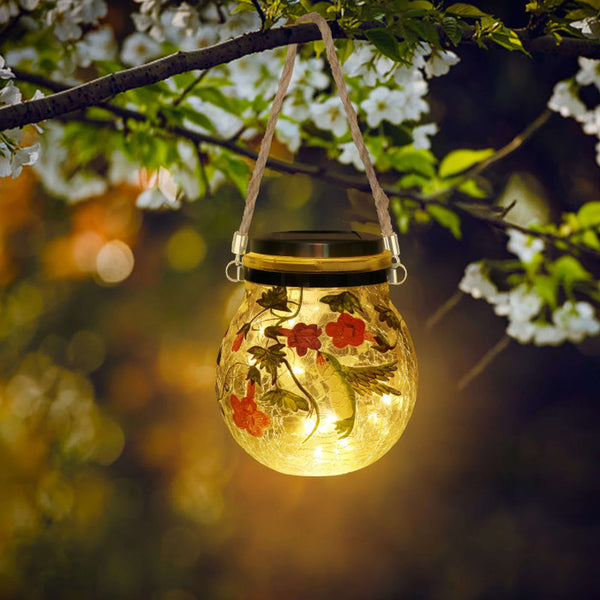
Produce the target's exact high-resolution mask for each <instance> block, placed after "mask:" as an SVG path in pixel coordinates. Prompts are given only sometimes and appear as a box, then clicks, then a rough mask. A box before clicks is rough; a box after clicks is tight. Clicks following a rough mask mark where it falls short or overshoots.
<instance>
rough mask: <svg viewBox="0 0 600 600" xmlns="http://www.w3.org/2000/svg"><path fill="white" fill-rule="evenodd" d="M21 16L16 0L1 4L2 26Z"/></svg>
mask: <svg viewBox="0 0 600 600" xmlns="http://www.w3.org/2000/svg"><path fill="white" fill-rule="evenodd" d="M18 14H19V6H18V4H17V2H16V0H4V2H2V3H1V4H0V24H2V23H8V22H9V21H10V20H11V19H12V17H16V16H17V15H18Z"/></svg>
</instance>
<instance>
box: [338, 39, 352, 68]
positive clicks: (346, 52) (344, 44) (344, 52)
mask: <svg viewBox="0 0 600 600" xmlns="http://www.w3.org/2000/svg"><path fill="white" fill-rule="evenodd" d="M335 47H336V48H337V55H338V59H339V61H340V63H341V64H342V65H343V64H344V63H345V62H346V61H347V60H348V59H349V58H350V57H351V56H352V53H353V52H354V40H353V39H351V38H347V39H345V40H336V41H335Z"/></svg>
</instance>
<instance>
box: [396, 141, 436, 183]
mask: <svg viewBox="0 0 600 600" xmlns="http://www.w3.org/2000/svg"><path fill="white" fill-rule="evenodd" d="M387 157H388V159H389V162H390V164H391V165H392V167H393V168H394V169H396V170H397V171H402V172H404V173H418V174H420V175H424V176H425V177H433V176H434V175H435V168H434V166H433V165H434V164H435V160H436V159H435V156H434V155H433V154H432V153H431V152H429V150H415V149H414V148H392V149H391V150H390V151H389V152H388V154H387Z"/></svg>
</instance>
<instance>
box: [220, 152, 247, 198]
mask: <svg viewBox="0 0 600 600" xmlns="http://www.w3.org/2000/svg"><path fill="white" fill-rule="evenodd" d="M213 166H214V167H215V168H216V169H218V170H219V171H222V172H223V173H224V174H225V176H226V177H227V178H228V179H230V180H231V181H232V182H233V184H234V185H235V187H237V189H238V190H239V191H240V194H242V196H245V195H246V190H247V188H248V182H249V180H250V167H248V164H247V163H246V162H245V161H244V160H242V159H241V158H239V157H237V156H234V155H233V154H230V153H229V152H223V153H222V154H220V155H219V156H218V157H217V158H215V159H214V161H213Z"/></svg>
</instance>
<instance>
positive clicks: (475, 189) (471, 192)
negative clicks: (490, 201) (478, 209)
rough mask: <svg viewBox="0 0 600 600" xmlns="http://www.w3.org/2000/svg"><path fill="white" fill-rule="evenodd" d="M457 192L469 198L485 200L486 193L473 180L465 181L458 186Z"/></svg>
mask: <svg viewBox="0 0 600 600" xmlns="http://www.w3.org/2000/svg"><path fill="white" fill-rule="evenodd" d="M458 190H459V191H460V192H462V193H463V194H466V195H467V196H471V198H487V197H488V193H487V192H486V191H485V190H483V189H482V188H481V187H479V184H478V183H477V182H476V181H475V180H474V179H467V181H464V182H463V183H461V184H460V185H459V186H458Z"/></svg>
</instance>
